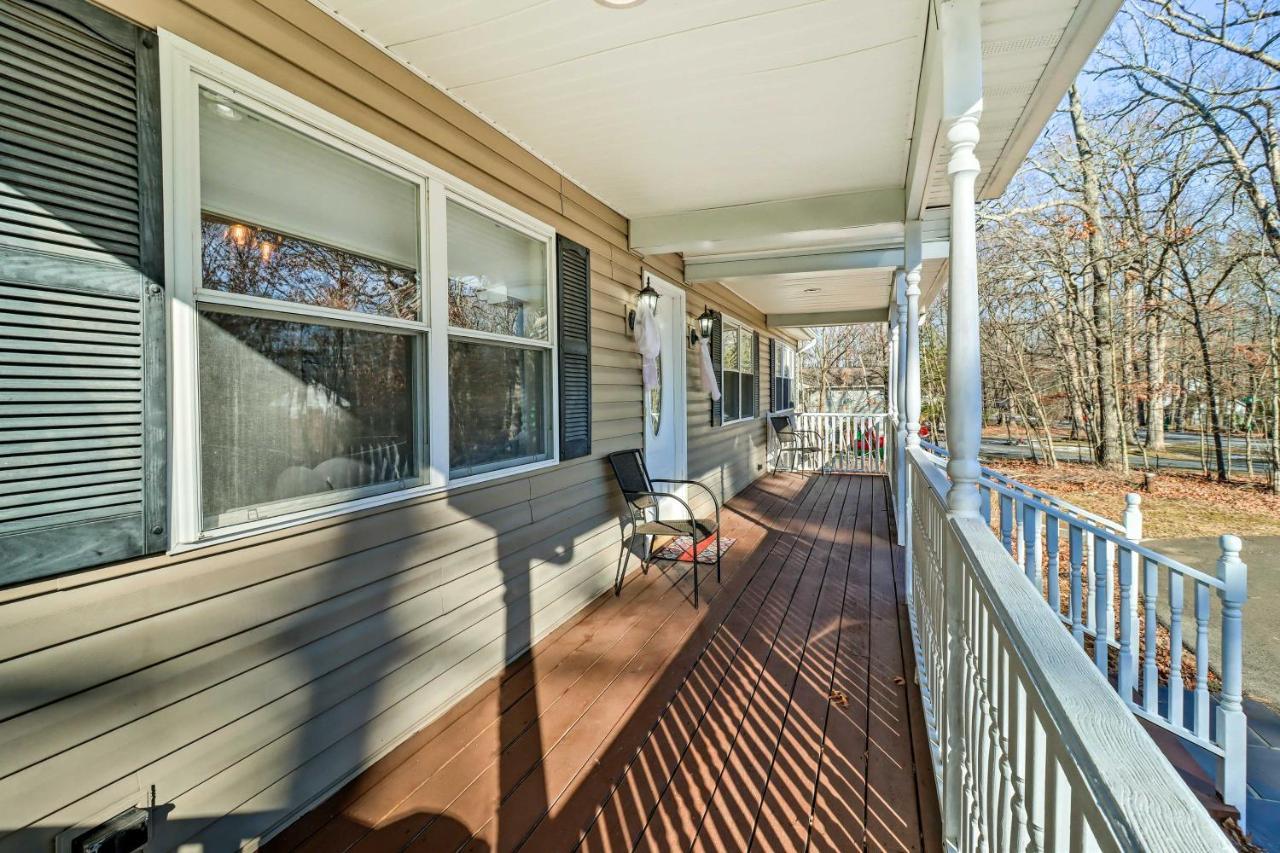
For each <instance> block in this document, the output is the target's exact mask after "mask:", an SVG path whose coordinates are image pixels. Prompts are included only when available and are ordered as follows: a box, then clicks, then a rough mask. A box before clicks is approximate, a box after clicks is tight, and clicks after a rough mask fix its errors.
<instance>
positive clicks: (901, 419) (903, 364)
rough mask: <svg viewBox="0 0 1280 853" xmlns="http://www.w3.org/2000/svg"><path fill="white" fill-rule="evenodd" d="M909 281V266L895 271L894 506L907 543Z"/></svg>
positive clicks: (902, 540)
mask: <svg viewBox="0 0 1280 853" xmlns="http://www.w3.org/2000/svg"><path fill="white" fill-rule="evenodd" d="M906 290H907V282H906V270H904V269H902V268H901V267H899V268H898V269H897V270H895V271H894V273H893V292H894V297H895V302H894V307H895V308H896V309H897V316H898V353H897V355H898V357H897V360H896V363H895V364H894V397H895V398H896V399H897V411H898V416H897V418H895V419H894V428H895V431H896V435H895V438H896V440H895V441H894V443H893V466H894V479H895V481H896V482H895V483H894V489H895V490H894V495H893V497H894V504H893V505H894V508H895V511H896V513H897V517H898V544H899V545H905V544H907V450H906V448H907V416H906V398H907V335H908V330H907V293H906Z"/></svg>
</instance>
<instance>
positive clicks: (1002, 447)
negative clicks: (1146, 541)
mask: <svg viewBox="0 0 1280 853" xmlns="http://www.w3.org/2000/svg"><path fill="white" fill-rule="evenodd" d="M1196 442H1197V444H1195V445H1194V446H1193V447H1192V448H1191V449H1192V450H1195V451H1197V452H1198V450H1199V444H1198V442H1199V439H1198V438H1197V439H1196ZM1238 443H1239V446H1240V447H1243V443H1242V442H1238ZM1054 449H1055V451H1056V452H1057V455H1058V458H1059V459H1062V460H1066V461H1072V460H1076V459H1079V460H1080V461H1082V462H1084V461H1088V459H1089V456H1088V453H1087V452H1086V449H1085V448H1084V447H1083V446H1082V445H1078V444H1062V445H1055V446H1054ZM1180 449H1181V448H1180ZM1260 451H1261V448H1255V452H1254V459H1253V470H1254V472H1255V473H1258V474H1265V473H1267V472H1268V471H1270V470H1271V463H1270V462H1268V461H1267V460H1266V459H1262V458H1259V457H1260V456H1261V455H1262V454H1261V452H1260ZM1042 454H1043V451H1042V449H1041V445H1040V443H1039V442H1037V443H1036V455H1037V457H1039V456H1041V455H1042ZM982 455H983V456H986V457H989V458H992V459H1030V458H1031V449H1030V448H1028V447H1027V445H1026V444H1021V443H1018V444H1010V443H1009V442H1008V440H1007V439H1003V438H996V439H992V438H988V439H985V440H983V442H982ZM1148 458H1149V459H1150V462H1151V466H1152V467H1153V468H1155V467H1157V466H1158V467H1159V468H1161V469H1164V468H1178V469H1181V470H1187V471H1199V470H1200V462H1199V461H1198V460H1195V459H1176V458H1170V457H1168V456H1165V455H1164V454H1160V455H1158V456H1157V455H1156V454H1154V453H1152V454H1149V455H1148ZM1232 458H1233V460H1234V463H1235V469H1234V470H1235V472H1236V473H1238V474H1243V473H1244V471H1245V462H1244V456H1243V454H1234V455H1233V457H1232ZM1212 462H1213V457H1212V455H1210V464H1212ZM1145 465H1146V461H1144V460H1143V458H1142V454H1141V453H1130V454H1129V467H1131V468H1142V467H1144V466H1145Z"/></svg>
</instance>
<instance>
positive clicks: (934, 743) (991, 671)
mask: <svg viewBox="0 0 1280 853" xmlns="http://www.w3.org/2000/svg"><path fill="white" fill-rule="evenodd" d="M907 456H908V460H907V470H908V475H907V476H908V478H909V481H910V490H911V497H912V500H911V501H910V502H909V506H910V517H911V545H910V547H911V554H912V558H911V574H910V576H909V582H908V596H909V600H910V604H911V607H910V613H911V627H912V635H913V642H914V644H915V653H916V661H917V675H918V678H919V681H920V692H921V696H922V699H923V705H924V710H925V721H926V724H927V726H928V730H929V739H930V749H931V752H932V756H933V761H934V767H935V771H936V778H937V781H938V789H939V800H940V803H941V805H942V813H943V824H944V827H943V829H944V836H945V838H946V839H947V841H948V843H949V845H952V846H953V847H954V848H955V849H959V850H964V851H968V850H1019V851H1021V850H1062V851H1067V850H1071V851H1076V850H1091V849H1101V850H1115V851H1129V850H1188V851H1191V850H1195V851H1204V850H1230V849H1232V848H1231V846H1230V845H1229V844H1228V842H1227V839H1226V837H1225V836H1224V835H1223V834H1222V832H1221V831H1220V830H1219V828H1218V827H1217V825H1216V824H1215V823H1214V822H1213V821H1212V819H1211V818H1210V817H1209V815H1208V812H1207V811H1205V809H1204V808H1203V807H1202V806H1201V805H1200V803H1199V802H1197V801H1196V799H1195V797H1194V796H1193V795H1192V793H1191V791H1190V790H1189V789H1188V788H1187V786H1186V785H1185V784H1184V783H1183V782H1182V780H1181V778H1180V777H1179V776H1178V775H1177V773H1176V772H1175V771H1174V769H1173V768H1172V766H1171V765H1170V764H1169V762H1168V761H1167V760H1165V758H1164V756H1163V755H1161V753H1160V751H1159V749H1158V748H1157V747H1156V745H1155V743H1154V742H1153V741H1152V740H1151V739H1150V738H1149V737H1148V736H1147V735H1146V733H1145V732H1144V731H1143V730H1142V728H1141V727H1140V726H1139V725H1138V722H1137V720H1135V719H1134V717H1133V715H1132V714H1130V713H1129V704H1131V703H1128V704H1127V703H1125V702H1124V701H1122V700H1121V698H1120V697H1119V696H1118V695H1117V693H1116V691H1115V690H1114V689H1113V688H1112V687H1111V685H1110V683H1109V681H1108V679H1107V678H1106V677H1105V676H1104V675H1103V674H1102V673H1101V672H1100V671H1099V670H1098V669H1097V668H1096V667H1095V666H1094V664H1093V663H1091V662H1090V660H1089V658H1088V656H1087V655H1085V654H1083V653H1082V652H1081V650H1080V647H1079V645H1078V644H1077V641H1076V640H1075V639H1074V638H1073V637H1072V635H1071V634H1070V633H1069V632H1067V631H1065V630H1045V625H1046V623H1047V622H1049V623H1050V624H1051V623H1052V617H1053V615H1054V614H1053V612H1052V611H1051V610H1049V609H1048V607H1047V605H1046V603H1045V600H1044V597H1043V595H1042V593H1041V592H1039V591H1038V590H1037V589H1036V588H1035V587H1034V586H1033V585H1032V584H1029V583H1027V582H1026V579H1025V576H1024V575H1023V573H1022V570H1021V569H1020V568H1019V566H1018V564H1017V563H1015V562H1014V561H1013V559H1012V558H1011V556H1010V555H1009V553H1008V552H1007V551H1005V550H1004V549H1002V548H1001V545H1000V542H999V541H998V540H997V539H996V538H995V537H994V536H993V534H992V532H991V530H990V528H989V527H988V525H987V522H986V521H984V520H983V519H981V518H976V517H974V518H955V517H949V516H948V514H947V506H946V495H947V491H948V489H949V483H948V481H947V477H946V474H945V472H944V471H943V470H942V468H941V467H939V465H938V464H937V463H936V461H935V457H932V456H930V455H929V454H928V453H927V452H926V451H924V450H922V449H910V450H909V451H908V452H907Z"/></svg>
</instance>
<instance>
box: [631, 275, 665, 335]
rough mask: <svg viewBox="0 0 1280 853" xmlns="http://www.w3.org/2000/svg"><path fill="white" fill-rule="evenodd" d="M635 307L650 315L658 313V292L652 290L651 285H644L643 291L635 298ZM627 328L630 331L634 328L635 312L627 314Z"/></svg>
mask: <svg viewBox="0 0 1280 853" xmlns="http://www.w3.org/2000/svg"><path fill="white" fill-rule="evenodd" d="M636 307H637V308H638V309H639V310H641V311H648V312H649V313H650V314H657V313H658V291H656V290H654V289H653V285H651V284H649V283H648V282H646V283H645V286H644V290H641V291H640V296H639V297H637V298H636ZM627 328H628V329H631V330H632V331H634V330H635V328H636V312H635V311H634V310H632V311H628V312H627Z"/></svg>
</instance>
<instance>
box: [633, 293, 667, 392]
mask: <svg viewBox="0 0 1280 853" xmlns="http://www.w3.org/2000/svg"><path fill="white" fill-rule="evenodd" d="M635 335H636V349H637V350H639V352H640V376H641V379H642V380H643V381H644V387H645V388H646V389H649V388H654V387H656V386H657V384H658V356H659V355H660V354H661V353H662V333H661V331H660V330H659V329H658V318H657V317H655V316H654V315H653V313H652V312H650V311H648V310H647V309H645V308H644V307H641V308H640V310H638V311H636V328H635Z"/></svg>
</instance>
